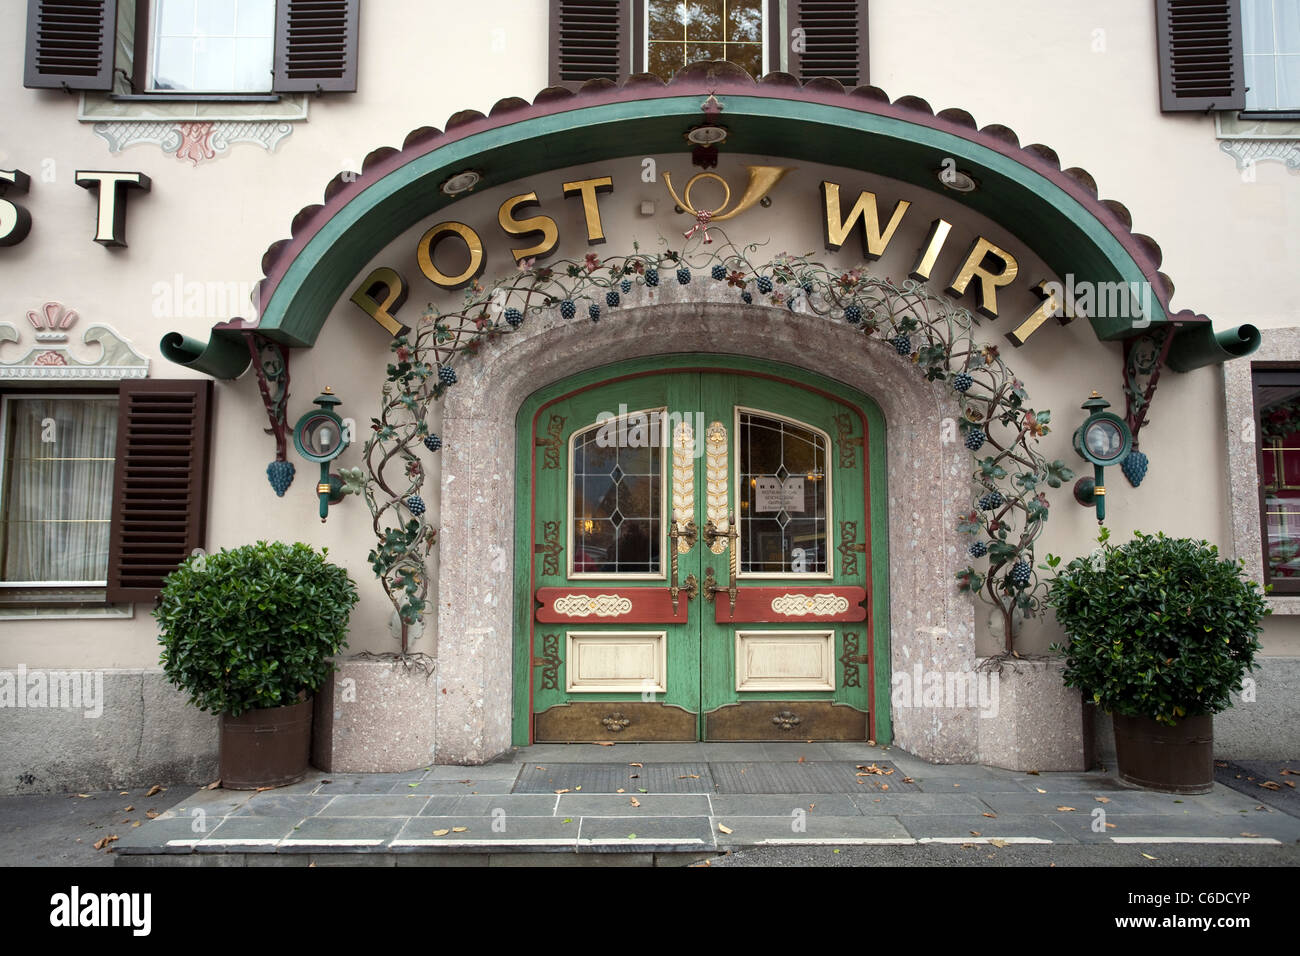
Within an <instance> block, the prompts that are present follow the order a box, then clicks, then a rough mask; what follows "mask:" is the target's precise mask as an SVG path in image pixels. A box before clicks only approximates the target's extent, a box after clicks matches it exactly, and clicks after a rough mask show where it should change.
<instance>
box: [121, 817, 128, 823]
mask: <svg viewBox="0 0 1300 956" xmlns="http://www.w3.org/2000/svg"><path fill="white" fill-rule="evenodd" d="M118 822H119V823H130V822H131V818H130V817H123V818H122V819H121V820H119V821H118Z"/></svg>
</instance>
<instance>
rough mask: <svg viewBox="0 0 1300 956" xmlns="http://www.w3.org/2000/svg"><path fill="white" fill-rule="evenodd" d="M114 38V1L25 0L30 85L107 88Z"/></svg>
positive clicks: (110, 84) (27, 82)
mask: <svg viewBox="0 0 1300 956" xmlns="http://www.w3.org/2000/svg"><path fill="white" fill-rule="evenodd" d="M116 39H117V0H28V3H27V59H26V61H25V63H24V66H23V86H26V87H28V88H30V89H56V90H57V89H62V88H64V87H67V88H68V89H70V90H110V89H112V88H113V47H114V44H115V42H116Z"/></svg>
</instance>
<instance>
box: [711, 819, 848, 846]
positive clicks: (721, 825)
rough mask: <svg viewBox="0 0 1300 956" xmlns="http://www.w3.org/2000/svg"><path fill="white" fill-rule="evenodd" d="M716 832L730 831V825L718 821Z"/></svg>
mask: <svg viewBox="0 0 1300 956" xmlns="http://www.w3.org/2000/svg"><path fill="white" fill-rule="evenodd" d="M718 832H719V833H731V832H732V831H731V827H729V826H727V825H726V824H725V823H719V824H718ZM835 852H836V853H838V852H839V851H838V850H836V851H835Z"/></svg>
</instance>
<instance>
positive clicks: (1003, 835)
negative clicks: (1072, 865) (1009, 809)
mask: <svg viewBox="0 0 1300 956" xmlns="http://www.w3.org/2000/svg"><path fill="white" fill-rule="evenodd" d="M898 819H899V820H900V821H901V822H902V824H903V826H904V827H905V828H906V829H907V832H908V834H909V835H910V836H913V837H915V838H916V839H918V840H955V841H958V842H966V841H971V842H973V841H975V840H977V839H980V838H982V839H984V840H986V841H987V840H993V839H1000V840H1007V841H1008V842H1010V841H1013V840H1014V841H1017V842H1024V841H1026V840H1033V841H1036V842H1043V843H1074V842H1076V841H1075V840H1074V839H1073V838H1072V837H1071V836H1070V835H1069V834H1067V833H1066V832H1065V830H1064V829H1063V828H1062V827H1060V826H1058V825H1057V823H1056V821H1055V819H1054V818H1051V817H1048V816H1046V815H1044V814H1031V813H1016V814H999V815H998V816H997V818H996V819H991V818H989V817H985V816H982V815H980V814H974V815H967V814H942V813H932V814H926V815H924V816H921V815H917V814H912V813H906V812H904V813H901V814H900V815H899V818H898Z"/></svg>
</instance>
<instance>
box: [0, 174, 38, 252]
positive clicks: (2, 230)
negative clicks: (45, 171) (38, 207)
mask: <svg viewBox="0 0 1300 956" xmlns="http://www.w3.org/2000/svg"><path fill="white" fill-rule="evenodd" d="M30 184H31V178H30V177H28V175H27V174H26V173H25V172H23V171H22V170H21V169H0V197H2V196H5V195H6V194H7V193H9V192H10V191H12V192H16V193H25V192H27V187H28V186H29V185H30ZM31 228H32V214H31V213H30V212H28V211H27V210H26V209H24V208H23V207H22V206H19V205H17V204H16V203H11V202H10V201H9V200H7V199H2V198H0V246H16V245H18V243H20V242H22V241H23V240H24V239H26V238H27V233H28V232H30V231H31Z"/></svg>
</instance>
